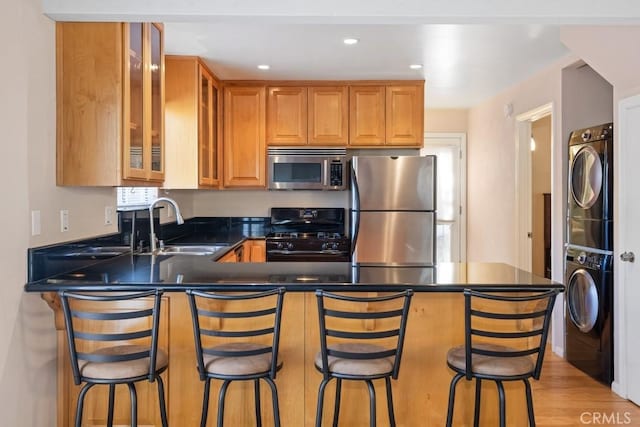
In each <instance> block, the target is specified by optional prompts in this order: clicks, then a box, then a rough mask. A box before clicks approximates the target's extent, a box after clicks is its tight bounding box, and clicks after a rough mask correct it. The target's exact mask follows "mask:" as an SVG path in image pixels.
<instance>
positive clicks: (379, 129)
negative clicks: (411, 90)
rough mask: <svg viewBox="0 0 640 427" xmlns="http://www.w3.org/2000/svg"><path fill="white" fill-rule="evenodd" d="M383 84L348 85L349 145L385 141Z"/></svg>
mask: <svg viewBox="0 0 640 427" xmlns="http://www.w3.org/2000/svg"><path fill="white" fill-rule="evenodd" d="M385 96H386V89H385V86H351V87H349V145H350V146H371V145H374V146H377V145H384V143H385V120H386V117H385V108H386V104H385Z"/></svg>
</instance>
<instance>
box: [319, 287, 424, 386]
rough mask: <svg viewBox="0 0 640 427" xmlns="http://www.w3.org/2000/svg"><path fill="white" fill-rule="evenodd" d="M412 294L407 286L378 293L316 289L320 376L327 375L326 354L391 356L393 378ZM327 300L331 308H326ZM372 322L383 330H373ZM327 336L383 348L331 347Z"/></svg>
mask: <svg viewBox="0 0 640 427" xmlns="http://www.w3.org/2000/svg"><path fill="white" fill-rule="evenodd" d="M412 296H413V291H412V290H411V289H408V290H405V291H403V292H398V293H393V294H390V295H382V296H353V295H344V294H335V293H330V292H325V291H323V290H316V297H317V302H318V318H319V322H320V351H321V354H322V373H323V375H324V377H325V378H328V377H329V375H330V372H329V363H328V358H329V356H335V357H339V358H343V359H356V360H367V359H369V360H371V359H384V358H388V357H393V358H394V359H393V371H392V375H391V376H392V377H393V378H394V379H397V378H398V373H399V370H400V360H401V359H402V350H403V346H404V336H405V331H406V327H407V317H408V314H409V304H410V302H411V297H412ZM329 301H331V307H327V304H328V303H329ZM336 304H337V305H336ZM376 321H378V322H379V323H380V329H382V328H384V329H382V330H376V329H377V328H376V326H375V322H376ZM328 339H331V340H332V341H334V342H338V341H341V340H346V341H345V342H350V343H353V342H360V343H374V344H376V345H379V346H381V348H384V349H383V350H382V349H381V351H378V352H351V351H344V350H343V349H341V350H335V349H332V348H331V346H330V343H328Z"/></svg>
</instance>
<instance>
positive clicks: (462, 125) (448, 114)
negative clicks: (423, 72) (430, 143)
mask: <svg viewBox="0 0 640 427" xmlns="http://www.w3.org/2000/svg"><path fill="white" fill-rule="evenodd" d="M427 94H428V92H427ZM468 128H469V110H466V109H453V108H452V109H427V110H425V112H424V131H425V132H467V130H468Z"/></svg>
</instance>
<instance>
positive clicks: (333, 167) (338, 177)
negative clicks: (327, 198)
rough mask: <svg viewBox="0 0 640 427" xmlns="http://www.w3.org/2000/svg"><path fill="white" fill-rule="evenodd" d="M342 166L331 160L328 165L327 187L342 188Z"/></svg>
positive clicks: (340, 163) (338, 162)
mask: <svg viewBox="0 0 640 427" xmlns="http://www.w3.org/2000/svg"><path fill="white" fill-rule="evenodd" d="M343 175H344V164H343V163H342V162H341V161H338V160H333V161H332V162H331V164H330V165H329V185H331V186H332V187H342V186H343V185H344V176H343Z"/></svg>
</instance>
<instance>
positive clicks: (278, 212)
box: [266, 208, 351, 262]
mask: <svg viewBox="0 0 640 427" xmlns="http://www.w3.org/2000/svg"><path fill="white" fill-rule="evenodd" d="M344 231H345V212H344V209H343V208H271V233H269V234H268V235H267V237H266V245H267V261H269V262H272V261H306V262H313V261H323V262H325V261H335V262H348V261H349V259H350V255H351V245H350V240H349V238H348V237H347V236H345V234H344Z"/></svg>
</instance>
